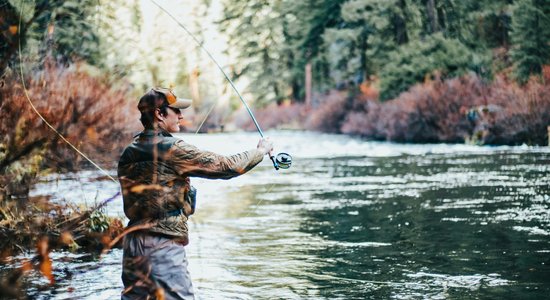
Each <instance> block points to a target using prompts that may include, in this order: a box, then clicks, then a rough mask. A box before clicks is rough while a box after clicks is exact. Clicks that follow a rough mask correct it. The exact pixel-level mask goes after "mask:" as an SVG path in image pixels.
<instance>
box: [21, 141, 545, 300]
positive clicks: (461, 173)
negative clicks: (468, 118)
mask: <svg viewBox="0 0 550 300" xmlns="http://www.w3.org/2000/svg"><path fill="white" fill-rule="evenodd" d="M270 135H272V139H274V140H275V141H282V145H280V146H279V147H280V150H281V151H282V150H284V151H287V152H289V153H291V154H292V155H293V158H294V162H293V166H292V168H291V169H289V170H285V171H282V172H281V171H279V172H275V171H274V170H273V169H272V166H270V164H269V162H264V163H263V165H262V166H261V167H260V168H259V169H258V170H255V171H253V173H252V174H250V175H248V176H244V177H241V178H237V179H235V180H232V181H206V180H195V181H194V185H196V186H197V187H198V190H199V204H198V206H199V207H198V212H197V214H196V215H195V216H193V217H192V219H191V224H190V230H191V244H190V246H189V247H188V255H189V256H190V271H191V274H192V276H193V278H194V280H195V285H196V287H197V289H198V291H199V293H200V295H201V296H202V297H203V298H204V299H211V298H213V299H218V298H224V299H228V298H229V299H258V298H262V299H263V298H285V299H286V298H288V299H297V298H313V299H314V298H319V299H324V298H330V299H332V298H336V299H364V298H374V299H385V298H396V299H411V298H414V299H416V298H430V299H446V298H487V299H494V298H544V297H546V295H548V293H549V292H550V277H548V276H547V274H548V273H549V272H550V268H549V267H548V265H549V264H550V261H549V258H550V256H548V253H549V252H550V238H549V235H550V216H549V214H548V211H549V205H550V196H549V195H550V193H549V187H548V180H549V179H550V178H549V176H548V170H549V164H548V163H549V162H550V151H549V150H548V149H547V148H527V147H496V148H495V147H472V146H464V145H456V146H452V145H410V146H409V145H406V146H404V145H396V144H389V143H374V142H365V141H361V140H358V139H353V138H349V137H345V136H334V135H324V134H312V133H286V132H272V133H270ZM183 137H184V138H185V139H187V140H189V141H190V142H192V143H194V144H197V145H199V146H200V147H201V148H206V149H210V150H215V151H218V152H220V149H218V148H219V145H220V143H222V144H223V145H225V146H224V148H223V149H222V150H221V151H222V152H223V151H225V152H226V153H227V154H229V153H234V152H237V151H239V150H242V145H250V146H251V147H254V146H255V143H256V141H257V137H256V135H254V134H244V133H243V134H240V133H239V134H224V135H216V136H188V135H183ZM278 150H279V149H278ZM94 176H97V174H96V175H94V172H91V173H81V174H78V178H79V179H80V180H82V178H84V180H85V181H86V182H87V183H86V184H82V183H80V182H79V181H78V180H71V179H70V178H67V177H64V178H62V179H61V180H58V179H56V180H54V181H45V182H43V183H42V185H40V186H39V187H38V188H37V190H35V191H34V193H39V191H40V190H48V189H49V190H50V191H51V190H60V191H61V192H57V193H58V194H56V195H57V196H56V197H58V198H61V197H66V198H69V199H82V198H83V197H74V198H73V195H72V194H71V196H70V197H69V196H68V194H67V193H69V190H70V192H71V193H77V194H78V190H79V189H80V190H81V193H82V194H85V195H86V197H85V198H87V199H88V200H87V201H93V200H94V199H101V198H108V197H110V196H112V195H113V194H114V193H116V191H117V188H118V187H117V186H116V185H114V184H113V185H111V184H110V183H106V182H102V181H100V182H97V181H95V182H97V185H95V186H94V183H93V182H94V181H93V180H92V179H93V178H94ZM88 178H89V180H88ZM80 185H87V187H86V188H75V187H78V186H80ZM90 186H91V187H92V189H94V188H95V191H91V190H89V189H90ZM54 198H55V197H54ZM108 211H109V212H110V213H112V214H115V215H116V214H120V212H121V200H120V199H119V200H115V201H114V202H113V203H112V204H110V206H109V208H108ZM58 258H59V259H56V262H57V265H56V266H55V267H56V269H57V270H61V271H59V272H63V271H62V270H63V269H64V268H67V269H70V270H75V271H73V273H74V274H72V277H71V279H70V280H68V281H67V284H66V285H59V286H56V287H54V289H56V291H55V294H54V293H53V292H51V293H50V292H48V291H38V290H35V291H30V293H31V294H32V295H39V294H44V293H50V294H49V295H50V297H51V298H56V299H69V298H86V297H90V298H91V297H94V296H95V295H100V298H115V297H117V296H118V295H119V293H120V290H121V286H122V285H121V283H120V279H119V277H120V275H119V274H120V252H118V251H117V250H115V251H113V252H111V253H110V254H109V255H107V256H105V258H103V259H102V260H100V261H98V260H97V258H96V259H95V260H94V259H91V258H86V257H81V256H78V255H69V254H67V253H59V254H58ZM59 274H60V275H59V276H65V275H63V274H62V273H59ZM36 280H37V281H38V280H39V278H36ZM36 286H39V285H38V284H37V285H36ZM70 287H72V289H71V288H70ZM76 293H78V294H76Z"/></svg>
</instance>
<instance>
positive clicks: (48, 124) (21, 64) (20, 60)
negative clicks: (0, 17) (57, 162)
mask: <svg viewBox="0 0 550 300" xmlns="http://www.w3.org/2000/svg"><path fill="white" fill-rule="evenodd" d="M19 5H21V6H20V9H21V11H20V15H19V27H18V28H17V30H18V32H19V35H18V36H19V37H18V39H17V41H18V47H19V49H18V50H19V71H20V78H21V84H22V85H23V91H24V94H25V98H26V99H27V101H28V102H29V104H30V105H31V108H32V110H33V111H34V112H35V113H36V114H37V115H38V117H40V119H42V121H43V122H44V123H45V124H46V125H47V126H48V127H49V128H50V129H51V130H52V131H53V132H55V134H57V136H59V137H60V138H61V140H63V141H64V142H65V143H67V144H68V145H69V146H70V147H71V148H72V149H73V150H75V151H76V152H77V153H78V154H79V155H81V156H82V157H84V158H85V159H86V160H87V161H88V162H90V163H91V164H92V165H93V166H94V167H96V168H97V169H98V170H100V171H101V172H103V174H105V175H106V176H107V177H108V178H109V179H111V180H112V181H113V182H114V183H118V181H117V180H116V179H114V178H113V177H112V176H111V175H110V174H109V173H108V172H107V171H105V170H104V169H103V168H101V167H100V166H99V165H98V164H96V163H95V162H94V161H93V160H91V159H90V158H89V157H88V156H86V154H84V153H82V151H80V150H78V148H76V146H74V145H73V144H72V143H71V142H70V141H69V140H67V139H66V138H65V137H64V136H63V135H62V134H61V133H60V132H59V131H58V130H57V129H55V127H53V126H52V125H51V124H50V122H48V121H47V120H46V119H45V118H44V117H43V116H42V114H41V113H40V112H39V111H38V110H37V109H36V107H35V106H34V103H33V102H32V101H31V98H30V96H29V93H28V91H27V87H26V85H25V78H24V74H23V55H22V54H21V53H22V51H21V50H22V49H21V19H22V18H23V11H22V10H23V8H22V7H23V6H22V4H21V2H19Z"/></svg>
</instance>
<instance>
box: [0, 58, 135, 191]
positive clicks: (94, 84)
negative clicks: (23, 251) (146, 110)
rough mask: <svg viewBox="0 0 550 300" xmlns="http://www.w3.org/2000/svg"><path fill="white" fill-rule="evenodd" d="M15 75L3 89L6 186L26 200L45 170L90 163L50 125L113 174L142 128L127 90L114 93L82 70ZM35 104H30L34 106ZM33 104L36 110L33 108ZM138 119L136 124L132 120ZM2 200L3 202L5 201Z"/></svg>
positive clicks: (0, 156) (0, 180)
mask: <svg viewBox="0 0 550 300" xmlns="http://www.w3.org/2000/svg"><path fill="white" fill-rule="evenodd" d="M23 78H24V80H21V79H20V76H19V75H18V74H15V73H12V74H11V75H9V76H8V77H7V78H5V82H4V84H3V86H2V87H1V88H0V100H1V103H0V118H1V119H2V122H1V123H0V133H1V137H0V184H1V185H0V186H1V188H2V190H3V193H2V194H3V195H4V197H5V196H6V195H12V196H13V195H23V196H24V195H25V194H26V193H27V192H28V187H29V186H30V184H32V179H33V177H34V176H35V175H36V173H37V172H38V171H40V170H44V169H51V170H55V171H69V170H75V169H76V168H77V167H79V166H82V165H86V164H88V162H87V161H86V160H84V159H83V158H82V156H80V155H79V154H78V153H77V152H76V151H75V150H74V149H72V148H71V147H70V146H69V145H68V143H66V142H65V141H63V140H62V138H61V137H60V136H59V135H57V134H56V133H55V132H54V131H53V130H52V129H51V128H49V127H48V126H47V125H46V122H44V121H43V120H42V119H41V118H40V117H39V115H38V114H37V113H36V112H35V111H34V110H33V109H32V105H34V106H35V107H36V110H37V111H38V112H39V113H40V114H41V115H42V116H43V117H44V119H45V120H46V121H47V122H48V123H49V124H51V126H52V127H53V128H55V130H57V131H58V132H59V133H60V134H61V135H62V136H63V137H64V138H66V139H67V141H69V142H70V143H71V144H73V145H74V146H75V147H76V148H78V149H79V150H80V151H82V152H83V153H85V154H86V155H87V156H88V157H90V158H91V159H92V160H93V161H95V162H96V163H98V164H100V165H102V166H103V167H107V168H112V167H114V166H115V165H116V161H117V158H118V156H119V154H120V152H121V151H122V148H123V146H124V145H125V143H127V141H128V138H129V135H130V132H132V131H135V130H137V129H138V128H139V127H138V125H139V123H138V121H137V118H136V117H135V112H134V111H132V109H135V108H134V107H132V106H133V105H131V104H130V101H128V100H129V99H128V98H129V96H128V95H129V89H128V88H127V87H124V88H119V89H114V88H111V86H110V85H109V84H108V83H106V82H104V81H103V80H102V78H100V77H94V76H91V75H89V74H88V72H86V71H84V66H83V65H81V64H75V65H70V66H68V67H61V66H57V65H56V64H46V65H45V66H44V67H43V68H41V69H40V70H34V71H32V72H30V73H28V74H25V75H24V77H23ZM29 100H30V101H29ZM31 102H32V105H31ZM132 119H136V120H135V121H134V122H129V120H132ZM0 200H1V199H0Z"/></svg>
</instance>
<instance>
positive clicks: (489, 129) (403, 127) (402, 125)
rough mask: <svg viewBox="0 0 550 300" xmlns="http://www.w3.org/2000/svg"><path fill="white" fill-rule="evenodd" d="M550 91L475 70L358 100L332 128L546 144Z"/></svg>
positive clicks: (371, 134)
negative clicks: (390, 95)
mask: <svg viewBox="0 0 550 300" xmlns="http://www.w3.org/2000/svg"><path fill="white" fill-rule="evenodd" d="M549 95H550V85H549V84H547V83H545V81H541V80H540V79H538V78H532V79H531V80H530V81H529V82H528V83H527V84H526V85H525V86H519V85H518V84H517V83H515V82H513V81H510V80H508V79H507V78H506V76H504V75H499V76H497V77H496V78H495V80H494V81H493V82H491V83H485V82H484V81H483V80H482V79H481V78H479V77H477V76H474V75H468V76H464V77H461V78H453V79H449V80H446V81H441V80H434V81H428V82H425V83H423V84H419V85H416V86H414V87H412V88H411V89H410V90H409V91H407V92H405V93H402V94H401V95H400V96H399V97H398V98H396V99H394V100H391V101H387V102H383V103H380V102H378V101H376V100H364V99H360V98H358V99H355V103H358V102H359V103H362V104H361V106H357V105H355V106H354V109H353V110H351V111H350V112H348V113H347V115H346V119H345V122H343V124H339V123H338V122H333V123H332V126H333V130H331V131H334V127H335V128H340V131H341V132H343V133H347V134H355V135H360V136H364V137H367V138H372V139H378V140H390V141H397V142H416V143H431V142H450V143H457V142H464V141H465V140H468V139H470V140H472V139H473V138H475V139H474V140H476V139H478V138H479V139H481V140H480V141H479V142H481V143H486V144H510V145H511V144H522V143H527V144H541V145H542V144H546V143H547V138H548V135H547V129H546V126H548V125H550V96H549ZM342 107H343V105H342ZM338 116H340V115H339V114H338ZM327 126H330V125H328V124H327ZM477 135H479V137H477Z"/></svg>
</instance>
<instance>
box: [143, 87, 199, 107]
mask: <svg viewBox="0 0 550 300" xmlns="http://www.w3.org/2000/svg"><path fill="white" fill-rule="evenodd" d="M160 95H163V96H164V97H162V96H160ZM192 102H193V101H192V100H191V99H185V98H178V97H177V96H176V94H174V91H172V90H171V89H169V88H163V87H154V88H151V89H150V90H149V91H148V92H147V93H145V95H143V96H142V97H141V98H140V99H139V103H138V109H139V110H140V111H141V112H144V111H149V110H154V109H156V108H160V107H162V106H169V107H172V108H178V109H185V108H188V107H189V106H191V103H192Z"/></svg>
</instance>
